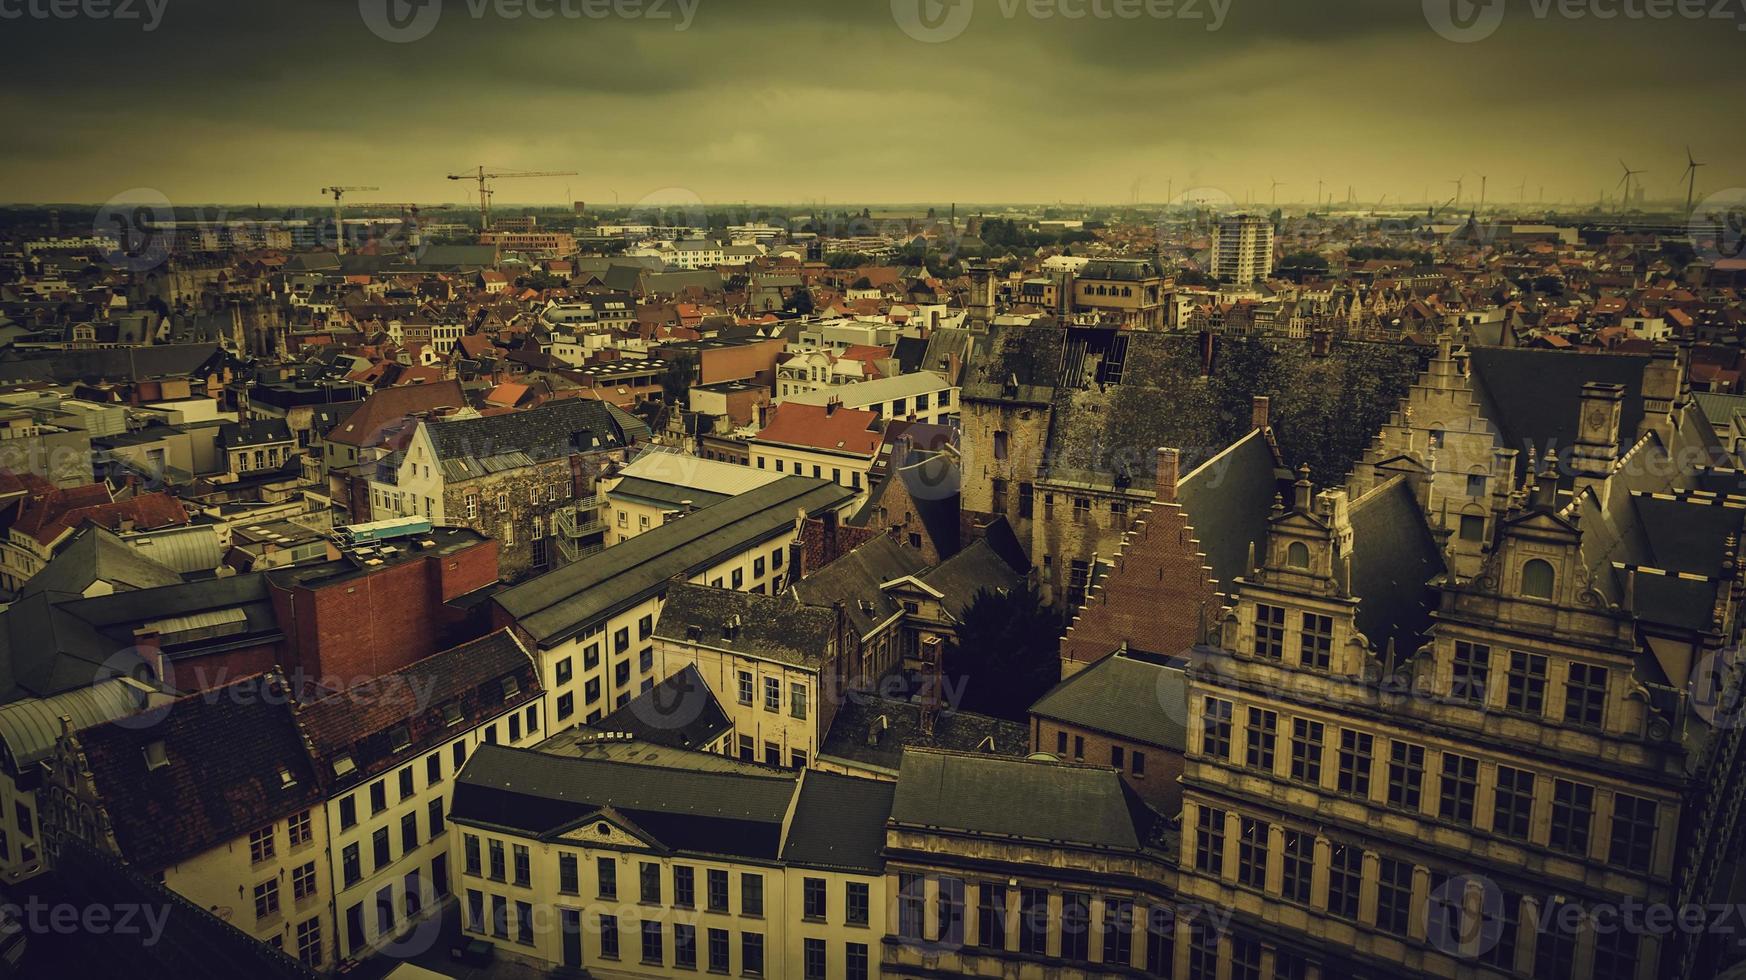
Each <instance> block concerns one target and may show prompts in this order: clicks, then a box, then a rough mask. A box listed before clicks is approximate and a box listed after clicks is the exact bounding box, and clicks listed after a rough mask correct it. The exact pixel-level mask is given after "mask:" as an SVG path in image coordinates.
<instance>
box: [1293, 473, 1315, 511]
mask: <svg viewBox="0 0 1746 980" xmlns="http://www.w3.org/2000/svg"><path fill="white" fill-rule="evenodd" d="M1314 495H1315V484H1313V483H1311V482H1310V468H1309V464H1308V463H1305V464H1304V465H1303V466H1300V467H1298V470H1297V487H1296V490H1295V492H1294V493H1293V494H1292V499H1291V509H1292V510H1295V511H1297V512H1298V513H1299V514H1307V513H1309V512H1310V503H1311V498H1312V497H1314Z"/></svg>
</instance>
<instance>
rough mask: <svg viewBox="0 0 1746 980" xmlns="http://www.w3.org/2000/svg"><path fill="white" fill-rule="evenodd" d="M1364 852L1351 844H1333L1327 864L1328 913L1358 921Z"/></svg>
mask: <svg viewBox="0 0 1746 980" xmlns="http://www.w3.org/2000/svg"><path fill="white" fill-rule="evenodd" d="M1363 879H1364V852H1363V851H1362V850H1360V849H1359V848H1358V847H1356V846H1354V845H1352V844H1335V845H1334V846H1333V848H1332V850H1331V857H1330V860H1329V863H1328V912H1329V914H1331V915H1337V916H1339V917H1341V918H1342V919H1352V920H1353V921H1356V920H1357V919H1358V893H1359V889H1360V888H1361V887H1362V886H1363Z"/></svg>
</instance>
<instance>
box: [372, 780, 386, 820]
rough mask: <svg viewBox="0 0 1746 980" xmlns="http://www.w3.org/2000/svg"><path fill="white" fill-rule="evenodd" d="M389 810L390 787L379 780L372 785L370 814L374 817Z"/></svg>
mask: <svg viewBox="0 0 1746 980" xmlns="http://www.w3.org/2000/svg"><path fill="white" fill-rule="evenodd" d="M386 809H388V785H387V784H386V783H384V782H383V781H382V780H380V779H378V780H376V781H375V782H374V783H371V784H370V814H371V816H374V815H376V814H378V813H381V812H382V811H383V810H386Z"/></svg>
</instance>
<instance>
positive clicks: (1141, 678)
mask: <svg viewBox="0 0 1746 980" xmlns="http://www.w3.org/2000/svg"><path fill="white" fill-rule="evenodd" d="M1031 714H1033V715H1036V716H1038V717H1041V718H1049V719H1052V720H1054V721H1064V722H1067V723H1068V724H1071V725H1077V726H1080V727H1082V728H1090V729H1094V730H1096V731H1100V732H1105V733H1107V734H1110V735H1115V736H1117V737H1119V738H1124V739H1130V740H1132V741H1135V742H1143V743H1145V744H1147V745H1156V746H1158V747H1160V748H1165V749H1174V750H1176V751H1178V752H1186V751H1188V732H1187V727H1186V724H1187V720H1188V675H1187V673H1186V672H1185V671H1184V670H1183V668H1182V665H1181V664H1180V662H1177V661H1171V660H1168V659H1166V658H1163V657H1159V656H1156V655H1154V654H1146V653H1136V652H1130V651H1126V650H1120V651H1117V652H1116V653H1115V655H1113V656H1109V657H1104V658H1103V659H1102V660H1099V661H1097V662H1096V663H1094V664H1092V665H1091V666H1089V667H1086V668H1085V669H1084V670H1081V671H1079V672H1078V673H1076V674H1074V675H1073V676H1072V677H1069V678H1067V679H1066V680H1064V681H1062V682H1061V683H1059V684H1057V685H1055V687H1054V688H1053V689H1051V690H1050V691H1049V693H1047V694H1045V695H1043V696H1042V697H1041V698H1038V699H1037V703H1036V704H1033V705H1031Z"/></svg>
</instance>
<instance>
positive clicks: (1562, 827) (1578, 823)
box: [1547, 779, 1594, 856]
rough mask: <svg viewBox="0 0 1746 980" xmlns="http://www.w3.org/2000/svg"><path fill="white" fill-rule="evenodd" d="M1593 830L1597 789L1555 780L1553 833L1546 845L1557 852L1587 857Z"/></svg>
mask: <svg viewBox="0 0 1746 980" xmlns="http://www.w3.org/2000/svg"><path fill="white" fill-rule="evenodd" d="M1593 827H1594V787H1593V786H1588V785H1585V784H1583V783H1574V782H1571V781H1570V780H1568V779H1554V780H1552V833H1551V836H1550V837H1549V838H1548V840H1547V843H1548V844H1549V845H1550V846H1551V847H1552V849H1553V850H1555V851H1563V852H1564V853H1566V854H1576V855H1579V856H1581V855H1587V854H1588V842H1589V835H1590V833H1591V832H1592V830H1593Z"/></svg>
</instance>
